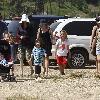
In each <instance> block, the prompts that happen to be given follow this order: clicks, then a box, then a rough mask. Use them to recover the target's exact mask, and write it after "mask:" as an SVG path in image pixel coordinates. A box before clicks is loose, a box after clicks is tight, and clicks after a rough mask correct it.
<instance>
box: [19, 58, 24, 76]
mask: <svg viewBox="0 0 100 100" xmlns="http://www.w3.org/2000/svg"><path fill="white" fill-rule="evenodd" d="M20 67H21V70H22V77H23V59H20Z"/></svg>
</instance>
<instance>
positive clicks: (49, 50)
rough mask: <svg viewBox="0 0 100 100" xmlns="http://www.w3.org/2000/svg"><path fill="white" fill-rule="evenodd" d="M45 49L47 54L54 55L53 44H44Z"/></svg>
mask: <svg viewBox="0 0 100 100" xmlns="http://www.w3.org/2000/svg"><path fill="white" fill-rule="evenodd" d="M43 49H44V50H45V51H46V54H47V56H52V53H51V49H52V45H48V46H46V45H45V46H43Z"/></svg>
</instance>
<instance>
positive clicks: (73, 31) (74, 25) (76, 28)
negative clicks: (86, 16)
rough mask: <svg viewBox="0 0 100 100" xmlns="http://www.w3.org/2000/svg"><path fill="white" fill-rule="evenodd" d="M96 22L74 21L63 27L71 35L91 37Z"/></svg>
mask: <svg viewBox="0 0 100 100" xmlns="http://www.w3.org/2000/svg"><path fill="white" fill-rule="evenodd" d="M95 24H96V22H95V21H73V22H70V23H68V24H67V25H65V27H63V29H64V30H66V31H67V32H68V34H69V35H78V36H90V35H91V32H92V28H93V26H94V25H95Z"/></svg>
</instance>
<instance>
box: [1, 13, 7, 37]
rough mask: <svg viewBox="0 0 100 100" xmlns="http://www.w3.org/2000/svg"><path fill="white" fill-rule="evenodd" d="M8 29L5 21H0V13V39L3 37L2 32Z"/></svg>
mask: <svg viewBox="0 0 100 100" xmlns="http://www.w3.org/2000/svg"><path fill="white" fill-rule="evenodd" d="M7 31H8V29H7V26H6V23H4V22H3V21H2V15H1V13H0V39H3V33H6V32H7Z"/></svg>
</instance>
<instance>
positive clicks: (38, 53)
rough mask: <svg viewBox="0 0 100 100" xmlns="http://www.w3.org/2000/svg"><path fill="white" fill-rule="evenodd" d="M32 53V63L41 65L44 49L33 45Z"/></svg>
mask: <svg viewBox="0 0 100 100" xmlns="http://www.w3.org/2000/svg"><path fill="white" fill-rule="evenodd" d="M32 55H33V57H34V65H41V64H42V62H43V56H44V55H45V50H44V49H43V48H41V47H40V48H37V47H34V48H33V50H32Z"/></svg>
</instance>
